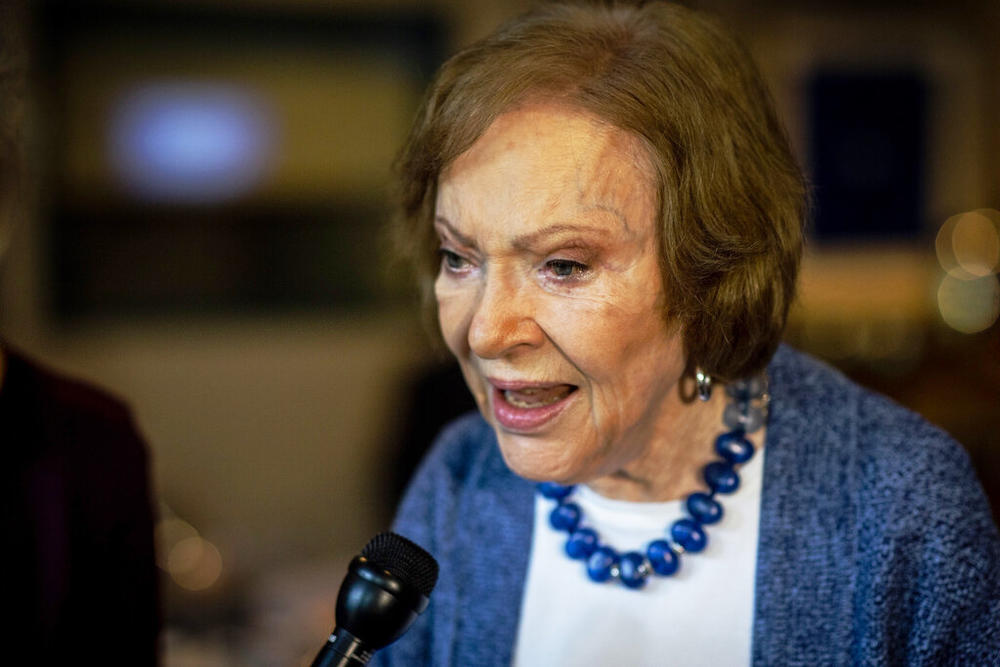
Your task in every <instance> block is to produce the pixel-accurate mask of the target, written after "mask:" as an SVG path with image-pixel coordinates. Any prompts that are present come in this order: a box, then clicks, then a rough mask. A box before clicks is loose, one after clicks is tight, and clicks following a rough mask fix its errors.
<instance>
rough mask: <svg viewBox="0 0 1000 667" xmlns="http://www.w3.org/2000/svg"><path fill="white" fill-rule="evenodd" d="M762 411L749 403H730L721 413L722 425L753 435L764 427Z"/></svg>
mask: <svg viewBox="0 0 1000 667" xmlns="http://www.w3.org/2000/svg"><path fill="white" fill-rule="evenodd" d="M764 417H765V415H764V409H763V408H762V407H760V406H756V405H751V404H750V403H746V402H740V401H737V402H735V403H730V404H729V405H727V406H726V409H725V410H723V411H722V423H723V424H725V425H726V426H728V427H729V428H732V429H741V430H743V431H746V432H747V433H753V432H754V431H756V430H757V429H759V428H760V427H761V426H763V425H764Z"/></svg>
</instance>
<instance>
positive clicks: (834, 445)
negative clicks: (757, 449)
mask: <svg viewBox="0 0 1000 667" xmlns="http://www.w3.org/2000/svg"><path fill="white" fill-rule="evenodd" d="M768 372H769V376H770V382H771V384H770V391H771V397H772V402H771V411H770V416H769V420H768V431H767V457H766V459H765V463H764V487H763V498H762V501H761V519H760V542H759V545H758V553H757V574H756V603H755V611H754V625H753V637H752V656H753V663H754V664H757V665H777V664H780V665H844V664H865V665H871V664H876V665H883V664H889V665H897V664H906V665H939V664H961V665H997V664H1000V569H998V568H1000V539H998V536H997V530H996V527H995V526H994V525H993V522H992V518H991V516H990V510H989V508H988V506H987V503H986V499H985V497H984V496H983V493H982V491H981V489H980V487H979V484H978V482H977V481H976V479H975V475H974V473H973V471H972V469H971V466H970V465H969V461H968V457H967V456H966V455H965V453H964V452H963V451H962V449H961V448H960V447H959V446H958V445H957V444H956V443H955V442H954V441H952V440H951V439H950V438H949V437H948V436H947V435H945V434H944V433H942V432H941V431H939V430H937V429H935V428H934V427H932V426H930V425H929V424H927V423H926V422H924V421H923V420H922V419H921V418H920V417H918V416H916V415H915V414H913V413H911V412H908V411H906V410H904V409H902V408H900V407H899V406H897V405H895V404H893V403H892V402H890V401H888V400H887V399H885V398H882V397H880V396H877V395H875V394H872V393H870V392H867V391H865V390H863V389H861V388H860V387H858V386H856V385H854V384H852V383H850V382H849V381H848V380H846V379H845V378H844V377H842V376H841V375H839V374H837V373H836V372H835V371H832V370H830V369H829V368H827V367H825V366H823V365H822V364H820V363H818V362H816V361H813V360H811V359H810V358H808V357H806V356H804V355H801V354H799V353H797V352H795V351H793V350H791V349H790V348H787V347H782V348H781V349H779V351H778V353H777V354H776V355H775V358H774V360H773V361H772V363H771V365H770V367H769V371H768ZM533 492H534V485H533V484H532V483H530V482H528V481H525V480H523V479H521V478H519V477H517V476H515V475H514V474H513V473H511V472H510V471H509V470H508V469H507V467H506V466H505V465H504V462H503V460H502V458H501V456H500V453H499V450H498V448H497V445H496V439H495V437H494V434H493V432H492V429H491V428H490V427H489V426H488V425H487V424H486V423H485V422H484V421H483V420H482V419H481V418H480V417H479V416H478V415H469V416H467V417H464V418H462V419H460V420H459V421H456V422H454V423H453V424H452V425H451V426H450V427H449V428H447V429H446V430H445V431H444V433H443V434H442V435H441V437H440V438H439V440H438V442H437V443H436V445H435V447H434V448H433V450H432V451H431V453H430V454H429V456H428V457H427V459H426V460H425V461H424V463H423V464H422V466H421V469H420V470H419V472H418V473H417V476H416V477H415V479H414V481H413V483H412V484H411V486H410V488H409V491H408V493H407V495H406V498H405V499H404V501H403V504H402V505H401V508H400V512H399V515H398V517H397V522H396V528H395V529H396V530H397V531H399V532H400V533H402V534H404V535H406V536H408V537H410V538H411V539H413V540H414V541H416V542H417V543H419V544H421V545H423V546H425V547H426V548H427V549H428V550H429V551H430V552H431V553H432V554H434V556H435V557H436V558H437V559H438V561H439V563H440V564H441V578H440V581H439V583H438V586H437V589H436V590H435V591H434V593H433V595H432V596H431V602H430V605H429V607H428V609H427V611H426V612H425V613H424V614H423V615H422V616H421V617H420V618H419V619H418V620H417V622H416V623H415V624H414V627H412V628H411V629H410V631H409V632H408V633H407V634H406V635H404V637H403V638H402V639H400V640H399V641H398V642H397V643H396V644H393V645H392V646H390V647H388V648H387V649H385V650H384V651H382V652H381V653H380V654H378V655H377V656H376V658H377V660H378V662H379V664H382V665H435V666H444V665H455V666H461V667H474V666H476V665H507V664H509V663H510V659H511V654H512V650H513V645H514V641H515V639H516V636H517V623H518V619H517V616H518V612H519V609H520V604H521V597H522V590H523V582H524V577H525V571H526V567H527V560H528V553H529V547H530V539H531V527H532V523H531V522H532V517H533V512H532V509H533ZM638 594H639V595H641V594H642V593H638ZM567 604H572V600H567ZM692 622H698V623H711V622H712V620H711V619H692ZM580 631H581V632H586V628H581V629H580ZM664 632H665V633H669V632H683V628H664ZM719 632H725V628H719ZM622 641H628V639H627V638H625V637H623V638H622ZM664 664H670V657H669V656H664Z"/></svg>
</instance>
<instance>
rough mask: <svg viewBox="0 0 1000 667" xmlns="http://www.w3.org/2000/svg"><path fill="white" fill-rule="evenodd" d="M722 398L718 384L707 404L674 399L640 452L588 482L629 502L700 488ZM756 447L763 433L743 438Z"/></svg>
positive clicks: (656, 499)
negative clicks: (671, 406)
mask: <svg viewBox="0 0 1000 667" xmlns="http://www.w3.org/2000/svg"><path fill="white" fill-rule="evenodd" d="M726 401H727V397H726V395H725V391H724V388H723V387H721V386H717V387H716V388H715V391H714V392H712V398H711V400H709V401H707V402H703V401H699V400H697V399H694V400H678V402H677V406H676V409H674V410H672V415H671V418H670V419H669V420H666V422H665V423H664V424H662V425H661V428H659V429H658V432H657V434H655V435H654V436H653V438H652V439H651V441H650V446H649V447H648V448H647V449H646V450H645V451H644V453H643V454H642V455H641V456H639V457H637V458H635V459H634V460H633V461H631V462H629V463H628V464H627V465H625V466H623V467H622V468H621V469H620V470H618V471H616V472H614V473H612V474H610V475H606V476H604V477H599V478H597V479H594V480H591V481H589V482H587V486H588V487H590V488H591V489H592V490H594V491H595V492H597V493H599V494H600V495H602V496H604V497H606V498H613V499H616V500H628V501H633V502H661V501H669V500H677V499H679V498H683V497H685V496H687V495H688V494H690V493H692V492H694V491H697V490H700V489H703V488H704V487H705V481H704V480H703V479H702V477H701V471H702V469H703V468H704V467H705V465H706V464H707V463H709V462H710V461H712V460H714V459H716V458H717V456H716V455H715V450H714V442H715V439H716V437H718V435H719V434H720V433H722V432H723V431H724V430H725V426H723V423H722V413H723V411H724V410H725V407H726ZM748 437H749V439H750V441H751V442H753V444H754V446H755V447H756V448H758V449H759V448H760V447H762V446H763V444H764V429H760V430H758V431H757V432H755V433H753V434H749V435H748Z"/></svg>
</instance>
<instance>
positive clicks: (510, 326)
mask: <svg viewBox="0 0 1000 667" xmlns="http://www.w3.org/2000/svg"><path fill="white" fill-rule="evenodd" d="M534 311H535V304H534V299H533V298H531V297H530V296H529V295H527V294H525V290H524V289H519V288H518V287H517V286H516V285H514V284H513V282H512V281H504V280H500V279H498V278H487V280H486V281H485V283H484V285H483V287H482V291H481V293H480V296H479V300H478V302H477V304H476V310H475V312H474V313H473V315H472V321H471V323H470V325H469V348H470V349H471V350H472V352H473V353H474V354H475V355H476V356H477V357H480V358H482V359H497V358H501V357H504V356H506V355H508V354H511V353H512V352H515V351H517V350H522V349H528V348H533V347H538V346H539V345H541V344H542V343H543V342H544V340H545V333H544V332H543V331H542V329H541V327H540V326H539V325H538V323H537V321H536V320H535V312H534Z"/></svg>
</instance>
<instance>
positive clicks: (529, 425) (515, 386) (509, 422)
mask: <svg viewBox="0 0 1000 667" xmlns="http://www.w3.org/2000/svg"><path fill="white" fill-rule="evenodd" d="M490 384H492V385H493V416H494V417H496V420H497V422H498V423H499V424H500V426H502V427H503V428H505V429H507V430H510V431H517V432H521V433H524V432H528V431H533V430H537V429H539V428H541V427H542V426H544V425H545V424H546V423H548V422H549V421H551V420H552V419H554V418H555V417H556V415H558V414H559V413H560V412H562V410H563V408H564V407H566V405H567V403H569V398H570V396H572V395H573V393H574V392H575V391H576V390H577V387H576V386H575V385H571V384H545V385H531V384H523V383H508V382H500V381H493V380H491V381H490Z"/></svg>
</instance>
